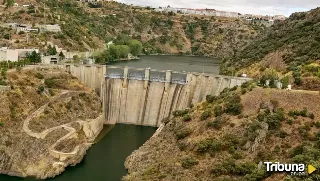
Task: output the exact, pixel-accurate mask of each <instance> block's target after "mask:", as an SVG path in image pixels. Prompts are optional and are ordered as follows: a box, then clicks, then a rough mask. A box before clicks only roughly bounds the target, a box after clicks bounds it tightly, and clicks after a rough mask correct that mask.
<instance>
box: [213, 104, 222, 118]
mask: <svg viewBox="0 0 320 181" xmlns="http://www.w3.org/2000/svg"><path fill="white" fill-rule="evenodd" d="M213 112H214V115H215V116H216V117H217V116H221V115H222V114H223V110H222V106H216V107H214V109H213Z"/></svg>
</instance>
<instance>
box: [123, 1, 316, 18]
mask: <svg viewBox="0 0 320 181" xmlns="http://www.w3.org/2000/svg"><path fill="white" fill-rule="evenodd" d="M117 1H118V2H122V3H126V4H134V5H140V6H152V7H158V6H162V7H163V6H168V5H170V6H171V7H179V8H211V9H216V10H221V11H234V12H239V13H242V14H261V15H279V14H280V15H285V16H290V14H292V13H294V12H301V11H308V10H311V9H314V8H316V7H320V0H117Z"/></svg>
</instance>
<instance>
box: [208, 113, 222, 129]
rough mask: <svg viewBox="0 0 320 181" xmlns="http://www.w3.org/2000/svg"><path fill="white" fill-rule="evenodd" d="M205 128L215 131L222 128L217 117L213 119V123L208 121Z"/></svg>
mask: <svg viewBox="0 0 320 181" xmlns="http://www.w3.org/2000/svg"><path fill="white" fill-rule="evenodd" d="M207 127H212V128H215V129H220V128H221V127H222V121H221V117H220V116H218V117H216V118H215V120H214V121H208V122H207Z"/></svg>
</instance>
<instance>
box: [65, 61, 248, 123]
mask: <svg viewBox="0 0 320 181" xmlns="http://www.w3.org/2000/svg"><path fill="white" fill-rule="evenodd" d="M66 69H67V71H68V72H70V73H71V74H72V75H73V76H75V77H77V78H78V79H79V80H80V81H81V82H82V83H83V84H85V85H86V86H88V87H90V88H91V89H93V90H95V91H96V92H97V93H98V94H100V97H101V100H102V104H103V111H104V112H105V123H106V124H116V123H125V124H135V125H145V126H156V127H158V126H160V124H161V120H162V119H163V118H166V117H169V116H170V115H171V113H172V112H173V111H175V110H181V109H185V108H187V107H189V106H190V105H191V104H196V103H198V102H201V101H203V100H205V98H206V96H207V95H209V94H210V95H216V96H217V95H219V94H220V92H222V91H223V89H225V88H231V87H234V86H237V85H238V86H239V85H241V84H243V83H244V82H247V81H249V80H251V79H249V78H241V77H229V76H221V75H211V74H203V73H184V72H174V71H171V70H166V71H162V70H154V69H150V68H147V69H136V68H128V67H125V68H121V67H112V66H99V65H79V66H77V65H66Z"/></svg>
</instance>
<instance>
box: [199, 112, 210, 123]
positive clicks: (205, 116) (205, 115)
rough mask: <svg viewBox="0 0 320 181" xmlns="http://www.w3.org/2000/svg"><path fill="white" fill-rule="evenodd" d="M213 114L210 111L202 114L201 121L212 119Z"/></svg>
mask: <svg viewBox="0 0 320 181" xmlns="http://www.w3.org/2000/svg"><path fill="white" fill-rule="evenodd" d="M210 115H211V113H210V111H204V112H203V113H202V114H201V120H202V121H203V120H206V119H207V118H208V117H210Z"/></svg>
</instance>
